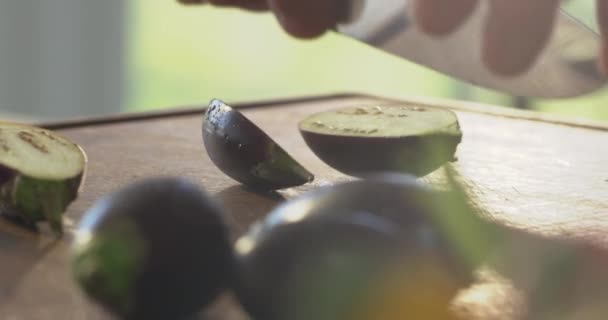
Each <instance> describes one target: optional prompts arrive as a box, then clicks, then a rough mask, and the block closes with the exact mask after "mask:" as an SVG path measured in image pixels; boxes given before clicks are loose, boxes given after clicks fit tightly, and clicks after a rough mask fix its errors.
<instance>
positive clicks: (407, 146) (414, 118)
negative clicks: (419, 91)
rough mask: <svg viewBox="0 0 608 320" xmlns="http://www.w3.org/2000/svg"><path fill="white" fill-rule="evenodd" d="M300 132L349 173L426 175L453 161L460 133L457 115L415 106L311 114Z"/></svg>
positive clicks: (317, 151)
mask: <svg viewBox="0 0 608 320" xmlns="http://www.w3.org/2000/svg"><path fill="white" fill-rule="evenodd" d="M299 129H300V133H301V134H302V136H303V137H304V140H305V141H306V143H307V144H308V146H309V147H310V148H311V149H312V151H313V152H314V153H315V154H316V155H317V156H318V157H319V158H320V159H321V160H323V161H324V162H325V163H327V164H328V165H329V166H331V167H333V168H334V169H336V170H338V171H340V172H342V173H345V174H347V175H351V176H356V177H362V176H365V175H367V174H373V173H378V172H400V173H408V174H413V175H416V176H419V177H420V176H424V175H427V174H429V173H431V172H432V171H434V170H436V169H438V168H439V167H441V166H442V165H443V164H445V163H446V162H449V161H452V160H454V154H455V152H456V149H457V146H458V144H459V143H460V142H461V140H462V132H461V131H460V125H459V123H458V119H457V117H456V115H455V114H454V113H453V112H451V111H449V110H445V109H440V108H432V107H426V106H424V107H421V106H413V105H374V106H363V107H350V108H344V109H338V110H332V111H326V112H321V113H317V114H314V115H311V116H309V117H307V118H306V119H304V120H303V121H301V122H300V123H299Z"/></svg>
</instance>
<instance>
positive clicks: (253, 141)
mask: <svg viewBox="0 0 608 320" xmlns="http://www.w3.org/2000/svg"><path fill="white" fill-rule="evenodd" d="M202 129H203V141H204V145H205V149H206V150H207V154H208V155H209V158H210V159H211V161H213V163H214V164H215V165H216V166H217V167H218V168H219V169H220V170H221V171H222V172H224V173H225V174H226V175H228V176H229V177H231V178H233V179H234V180H236V181H238V182H240V183H242V184H244V185H246V186H249V187H252V188H255V189H261V190H278V189H285V188H290V187H295V186H299V185H302V184H305V183H308V182H311V181H312V180H313V179H314V176H313V174H312V173H310V172H309V171H308V170H306V169H305V168H304V167H303V166H302V165H300V164H299V163H298V162H297V161H295V160H294V159H293V158H292V157H291V156H290V155H289V154H288V153H287V152H286V151H285V150H284V149H283V148H281V147H280V146H279V145H278V144H277V143H276V142H274V141H273V140H272V139H271V138H270V137H269V136H268V135H267V134H266V133H264V132H263V131H262V130H261V129H260V128H259V127H258V126H256V125H255V124H254V123H253V122H251V121H250V120H249V119H247V118H246V117H245V116H244V115H243V114H242V113H240V112H239V111H238V110H235V109H233V108H231V107H230V106H228V105H226V104H225V103H224V102H222V101H220V100H217V99H214V100H212V101H211V103H210V104H209V107H208V108H207V111H206V112H205V117H204V120H203V126H202Z"/></svg>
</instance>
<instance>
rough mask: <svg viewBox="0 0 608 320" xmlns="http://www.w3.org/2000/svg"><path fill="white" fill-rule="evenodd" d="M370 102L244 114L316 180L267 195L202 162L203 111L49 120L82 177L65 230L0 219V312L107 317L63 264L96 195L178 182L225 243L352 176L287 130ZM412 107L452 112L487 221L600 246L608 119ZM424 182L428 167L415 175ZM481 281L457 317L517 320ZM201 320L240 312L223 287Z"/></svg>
mask: <svg viewBox="0 0 608 320" xmlns="http://www.w3.org/2000/svg"><path fill="white" fill-rule="evenodd" d="M381 103H383V100H381V99H378V98H373V97H361V96H353V97H347V96H343V97H334V98H331V97H330V98H326V99H314V100H298V101H296V102H291V103H276V102H275V103H273V104H272V105H269V106H265V105H264V104H260V105H257V106H256V107H255V108H246V109H244V110H243V112H244V113H245V115H246V116H247V117H249V118H250V119H251V120H252V121H254V122H255V123H256V124H257V125H258V126H259V127H261V128H262V129H263V130H265V131H266V132H267V133H268V134H269V135H270V136H272V137H273V138H274V139H275V140H276V141H277V142H278V143H279V144H280V145H281V146H282V147H283V148H284V149H286V150H287V151H288V152H289V153H290V154H292V156H294V158H296V159H297V160H298V161H299V162H300V163H302V164H303V165H304V166H305V167H307V168H308V169H309V170H310V171H311V172H313V173H314V174H315V175H316V180H315V181H314V182H313V183H311V184H308V185H305V186H302V187H299V188H293V189H289V190H285V191H281V192H279V193H278V194H274V195H264V194H257V193H254V192H251V191H248V190H246V189H244V188H242V187H241V186H240V185H239V184H238V183H237V182H235V181H233V180H231V179H230V178H228V177H227V176H225V175H224V174H223V173H222V172H220V171H219V170H218V169H217V168H216V167H215V166H214V165H213V164H212V163H211V162H210V160H209V158H208V157H207V155H206V154H205V150H204V148H203V146H202V138H201V120H202V114H203V110H202V109H194V110H192V109H190V110H189V111H188V112H182V113H179V114H177V115H171V114H165V115H163V116H162V117H160V116H157V117H145V118H141V119H134V120H131V121H120V122H105V121H94V122H89V123H87V125H82V126H79V125H78V124H72V125H70V126H69V128H67V129H60V128H59V127H57V126H55V127H54V128H55V129H56V130H57V131H58V132H59V133H60V134H63V135H64V136H66V137H68V138H70V139H72V140H73V141H75V142H76V143H79V144H80V145H81V146H82V147H83V148H84V150H85V151H86V152H87V155H88V157H89V167H88V173H87V178H86V182H85V185H84V189H83V192H82V194H81V195H80V197H79V199H78V200H77V201H76V202H75V203H73V205H72V206H71V207H70V208H69V213H68V214H67V218H66V225H67V226H68V232H67V234H66V235H65V236H64V237H63V238H62V239H60V240H58V241H53V238H52V237H50V236H48V235H46V234H42V235H35V234H32V233H30V232H28V231H25V230H22V229H20V228H19V227H16V226H14V225H12V224H10V223H8V222H6V221H3V220H0V319H3V320H37V319H62V320H72V319H91V320H94V319H111V317H110V316H108V315H107V314H104V312H103V310H100V309H99V308H98V307H97V306H95V305H94V304H92V303H91V302H89V301H88V300H87V299H86V297H85V296H84V295H83V294H82V293H81V291H80V290H79V289H78V288H77V287H76V286H75V285H74V283H73V281H72V280H71V276H70V269H69V250H70V242H71V240H72V238H71V232H70V230H73V228H74V226H75V224H76V223H77V222H78V220H79V218H80V217H81V215H82V214H83V213H84V212H85V211H86V209H87V208H88V207H89V206H90V205H91V204H92V203H93V202H94V201H95V200H96V199H98V198H99V197H101V196H103V195H104V194H106V193H108V192H110V191H112V190H115V189H116V188H119V187H121V186H124V185H126V184H128V183H130V182H133V181H135V180H137V179H140V178H144V177H150V176H159V175H163V176H182V177H187V178H190V179H192V180H193V181H195V182H197V183H199V184H200V185H201V187H203V188H204V189H205V190H207V191H208V192H209V193H210V194H212V195H214V197H215V198H217V199H218V200H219V201H221V202H222V203H223V204H224V205H225V207H226V208H227V210H228V213H229V215H228V219H229V222H230V226H231V230H232V235H233V237H235V238H236V237H237V236H239V235H240V234H242V233H243V232H244V231H245V230H247V228H248V226H249V225H250V224H251V223H252V222H253V221H255V220H257V219H260V218H261V217H263V216H264V215H265V214H266V213H268V212H269V211H270V210H271V209H272V208H273V207H275V206H276V205H277V204H278V203H280V202H282V201H284V200H285V199H289V198H292V197H295V196H297V195H299V194H301V193H302V192H306V191H307V190H312V189H314V188H316V187H318V186H319V185H327V184H333V183H338V182H341V181H347V180H350V179H351V178H349V177H347V176H344V175H342V174H341V173H339V172H337V171H335V170H333V169H331V168H330V167H328V166H327V165H325V164H324V163H323V162H321V161H320V160H319V159H318V158H317V157H316V156H315V155H314V154H313V153H312V152H311V151H310V150H309V149H308V148H307V147H306V145H305V144H304V141H303V140H302V138H301V136H300V134H299V133H298V130H297V122H298V121H299V120H301V119H302V118H304V117H305V116H307V115H308V114H310V113H313V112H316V111H320V110H327V109H331V108H337V107H346V106H356V105H367V104H381ZM408 103H409V102H408ZM411 103H418V104H421V103H424V104H433V105H439V106H441V107H446V108H453V109H455V110H456V112H457V115H458V118H459V121H460V123H461V127H462V129H463V132H464V139H463V142H462V144H461V145H460V146H459V149H458V152H457V157H458V161H457V162H456V163H454V164H453V166H454V168H455V169H457V170H458V172H460V174H461V175H462V176H463V177H464V178H465V179H466V182H467V186H468V187H469V189H470V192H471V194H472V195H473V197H474V200H475V201H476V203H477V204H478V205H479V206H481V207H483V208H484V210H485V211H486V212H487V213H488V214H489V215H491V218H493V219H496V220H498V221H500V222H503V223H505V224H509V225H512V226H516V227H518V228H522V229H526V230H530V231H531V232H535V233H536V232H537V233H540V234H547V235H555V236H563V237H575V238H581V239H584V240H585V241H590V242H594V243H597V244H600V245H606V246H607V247H608V237H607V236H606V235H607V234H608V168H607V166H608V126H604V125H602V124H598V123H595V124H585V123H570V122H568V121H552V120H551V119H546V118H543V117H538V116H536V115H535V114H531V115H532V116H529V115H530V114H525V115H523V116H522V114H513V113H509V112H505V114H504V115H503V114H501V112H502V111H501V109H496V108H494V107H491V106H488V107H487V108H485V107H484V106H480V105H472V104H467V103H464V102H452V101H443V100H441V101H439V100H430V99H420V100H418V101H412V102H411ZM489 111H491V112H489ZM526 118H530V119H526ZM434 179H436V177H435V175H433V174H432V175H431V176H429V177H427V178H425V180H426V181H428V182H433V181H434ZM490 278H492V280H488V281H480V283H479V284H477V287H476V288H473V289H472V290H473V291H470V292H469V293H467V294H463V296H462V297H460V300H461V303H462V304H461V308H464V309H466V310H468V311H467V312H468V316H467V317H468V318H471V319H520V318H522V317H525V315H524V314H523V311H521V310H522V307H521V304H525V302H524V301H522V300H521V299H520V298H518V297H517V295H516V294H515V293H514V292H513V289H512V288H511V287H510V286H509V285H508V281H506V282H505V283H507V284H505V283H503V282H501V281H497V278H496V277H490ZM481 279H482V280H483V279H484V276H482V277H481ZM475 290H477V291H475ZM480 290H481V291H480ZM483 290H485V291H486V295H492V294H494V295H496V297H495V298H493V299H494V300H495V304H494V305H493V306H492V305H491V304H488V303H485V304H484V303H480V300H479V299H478V296H475V294H474V293H475V292H478V293H479V292H482V291H483ZM488 292H490V293H488ZM476 297H477V298H476ZM490 300H492V299H490ZM484 308H486V310H485V311H484V310H483V309H484ZM201 319H217V320H220V319H226V320H240V319H247V317H246V316H245V315H244V313H243V312H242V311H241V310H240V309H239V308H238V306H236V305H235V304H234V303H233V301H232V299H231V298H230V295H229V293H227V294H226V295H225V297H224V298H222V299H220V301H218V302H217V304H216V305H215V306H214V307H212V308H210V309H209V310H207V311H205V312H204V314H203V315H201ZM379 320H380V319H379Z"/></svg>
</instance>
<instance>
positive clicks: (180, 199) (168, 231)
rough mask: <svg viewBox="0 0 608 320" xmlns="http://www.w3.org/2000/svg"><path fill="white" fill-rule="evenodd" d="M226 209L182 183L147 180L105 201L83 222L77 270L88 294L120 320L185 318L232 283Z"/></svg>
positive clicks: (78, 233) (74, 262)
mask: <svg viewBox="0 0 608 320" xmlns="http://www.w3.org/2000/svg"><path fill="white" fill-rule="evenodd" d="M222 215H223V212H222V210H221V208H220V207H219V206H218V205H217V204H216V203H215V202H214V201H213V200H212V199H211V198H210V197H209V196H208V195H207V194H206V193H205V192H204V191H202V190H200V189H199V188H198V187H197V186H196V185H194V184H193V183H191V182H189V181H186V180H184V179H181V178H169V177H167V178H148V179H146V180H143V181H139V182H136V183H133V184H131V185H129V186H127V187H125V188H123V189H120V190H118V191H116V192H114V193H112V194H110V195H107V196H106V197H104V198H102V199H100V200H99V201H98V202H96V203H95V205H93V207H91V208H90V209H89V210H88V211H87V212H86V214H85V215H84V217H83V218H82V220H81V222H80V224H79V226H78V229H77V231H76V237H75V241H74V244H73V251H72V255H71V266H72V272H73V275H74V278H75V280H76V281H77V282H78V284H79V285H80V286H81V288H82V289H83V290H84V292H85V293H86V294H87V295H88V296H89V297H91V298H93V299H94V300H95V301H96V302H98V303H99V304H101V305H102V306H104V307H105V308H106V309H108V310H109V311H111V312H112V313H113V314H115V315H117V316H119V317H120V318H122V319H133V320H138V319H142V320H143V319H146V320H148V319H149V320H154V319H159V320H166V319H182V318H185V317H188V316H191V315H194V314H195V313H196V312H198V311H200V310H201V309H202V308H204V307H205V306H207V305H208V304H210V303H211V302H212V301H213V300H215V298H216V297H217V296H218V295H219V293H220V292H221V291H222V290H223V289H224V288H226V287H227V286H228V285H229V282H230V279H231V276H232V274H233V260H234V256H233V254H232V248H231V245H230V242H229V239H228V230H227V226H226V224H225V222H224V221H223V217H222Z"/></svg>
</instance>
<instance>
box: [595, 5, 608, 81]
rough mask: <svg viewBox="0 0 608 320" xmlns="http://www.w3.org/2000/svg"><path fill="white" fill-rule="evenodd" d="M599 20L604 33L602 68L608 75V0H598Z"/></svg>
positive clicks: (601, 57) (602, 33) (601, 31)
mask: <svg viewBox="0 0 608 320" xmlns="http://www.w3.org/2000/svg"><path fill="white" fill-rule="evenodd" d="M597 20H598V22H599V25H600V33H601V35H602V52H601V53H600V61H599V62H600V68H601V70H602V72H603V73H604V74H606V75H608V0H597Z"/></svg>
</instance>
